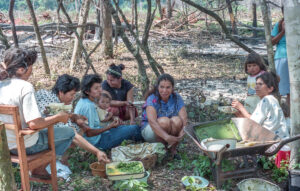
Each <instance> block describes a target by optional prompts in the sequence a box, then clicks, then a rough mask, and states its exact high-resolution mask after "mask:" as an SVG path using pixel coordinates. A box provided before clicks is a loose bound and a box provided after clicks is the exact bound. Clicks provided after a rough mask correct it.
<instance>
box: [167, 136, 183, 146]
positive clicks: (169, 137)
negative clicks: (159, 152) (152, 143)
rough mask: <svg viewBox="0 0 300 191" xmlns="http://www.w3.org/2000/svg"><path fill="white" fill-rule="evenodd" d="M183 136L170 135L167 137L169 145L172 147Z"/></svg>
mask: <svg viewBox="0 0 300 191" xmlns="http://www.w3.org/2000/svg"><path fill="white" fill-rule="evenodd" d="M180 139H181V138H179V137H175V136H172V135H169V136H168V137H167V138H166V140H165V141H166V142H167V143H168V147H171V146H172V145H174V144H175V143H178V142H179V141H180Z"/></svg>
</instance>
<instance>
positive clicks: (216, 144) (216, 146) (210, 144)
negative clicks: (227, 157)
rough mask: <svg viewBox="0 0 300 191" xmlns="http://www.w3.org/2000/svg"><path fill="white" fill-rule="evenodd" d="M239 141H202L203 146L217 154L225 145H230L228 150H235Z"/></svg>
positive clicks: (210, 139) (209, 139)
mask: <svg viewBox="0 0 300 191" xmlns="http://www.w3.org/2000/svg"><path fill="white" fill-rule="evenodd" d="M236 143H237V140H235V139H213V138H208V139H203V140H202V141H201V145H202V146H203V147H204V148H205V149H207V150H208V151H214V152H217V151H219V150H221V149H222V148H223V147H224V146H225V145H227V144H228V145H229V148H228V149H235V148H236Z"/></svg>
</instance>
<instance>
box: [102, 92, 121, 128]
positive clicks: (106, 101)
mask: <svg viewBox="0 0 300 191" xmlns="http://www.w3.org/2000/svg"><path fill="white" fill-rule="evenodd" d="M111 100H112V97H111V95H110V94H109V93H108V92H102V93H101V95H100V98H99V100H98V107H97V112H98V116H99V120H100V125H101V126H102V127H106V126H107V125H108V124H109V123H110V122H112V121H113V120H120V119H119V118H118V117H114V116H113V113H111V112H108V111H107V109H108V108H109V107H110V102H111Z"/></svg>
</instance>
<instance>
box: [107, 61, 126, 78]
mask: <svg viewBox="0 0 300 191" xmlns="http://www.w3.org/2000/svg"><path fill="white" fill-rule="evenodd" d="M124 69H125V66H124V64H120V65H118V66H116V65H115V64H111V65H110V66H109V68H108V70H107V71H106V74H108V75H112V76H113V77H114V78H117V79H120V78H121V77H122V70H124Z"/></svg>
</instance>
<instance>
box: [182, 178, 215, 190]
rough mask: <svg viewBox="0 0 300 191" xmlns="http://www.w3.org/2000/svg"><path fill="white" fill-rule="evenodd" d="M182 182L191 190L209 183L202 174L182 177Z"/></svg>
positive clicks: (204, 186)
mask: <svg viewBox="0 0 300 191" xmlns="http://www.w3.org/2000/svg"><path fill="white" fill-rule="evenodd" d="M181 183H182V184H183V185H184V186H185V187H186V188H187V189H190V190H199V189H201V188H206V187H207V186H208V184H209V182H208V180H206V179H205V178H203V177H201V176H184V177H182V179H181Z"/></svg>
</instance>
